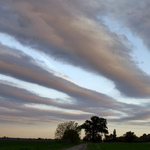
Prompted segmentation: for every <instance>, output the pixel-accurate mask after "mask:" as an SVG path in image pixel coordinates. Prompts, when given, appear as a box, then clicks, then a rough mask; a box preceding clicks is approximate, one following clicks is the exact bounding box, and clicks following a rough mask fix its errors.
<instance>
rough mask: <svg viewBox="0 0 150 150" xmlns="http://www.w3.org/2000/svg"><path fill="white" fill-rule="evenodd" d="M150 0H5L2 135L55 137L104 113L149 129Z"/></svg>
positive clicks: (0, 13)
mask: <svg viewBox="0 0 150 150" xmlns="http://www.w3.org/2000/svg"><path fill="white" fill-rule="evenodd" d="M149 8H150V1H149V0H0V130H1V131H0V137H2V136H9V137H29V138H38V137H41V138H54V132H55V129H56V127H57V125H58V124H59V123H62V122H65V121H70V120H75V121H76V122H78V123H79V124H82V123H83V122H84V121H85V120H87V119H90V117H91V116H95V115H96V116H99V117H103V118H105V119H107V122H108V125H107V126H108V130H109V133H110V134H111V133H112V132H113V130H114V129H116V131H117V135H118V136H120V135H123V134H124V133H125V132H127V131H132V132H135V134H136V135H137V136H140V135H142V134H143V133H149V130H150V127H149V126H150V9H149Z"/></svg>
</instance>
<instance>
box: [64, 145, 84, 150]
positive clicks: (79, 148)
mask: <svg viewBox="0 0 150 150" xmlns="http://www.w3.org/2000/svg"><path fill="white" fill-rule="evenodd" d="M86 149H87V144H80V145H77V146H74V147H71V148H68V149H65V150H86Z"/></svg>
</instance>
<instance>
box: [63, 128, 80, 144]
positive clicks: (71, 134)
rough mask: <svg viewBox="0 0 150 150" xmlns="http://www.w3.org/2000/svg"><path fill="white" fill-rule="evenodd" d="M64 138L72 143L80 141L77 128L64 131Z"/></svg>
mask: <svg viewBox="0 0 150 150" xmlns="http://www.w3.org/2000/svg"><path fill="white" fill-rule="evenodd" d="M62 139H63V140H65V141H66V140H67V142H71V143H79V141H80V137H79V134H78V132H77V131H76V130H67V131H65V132H64V135H63V138H62Z"/></svg>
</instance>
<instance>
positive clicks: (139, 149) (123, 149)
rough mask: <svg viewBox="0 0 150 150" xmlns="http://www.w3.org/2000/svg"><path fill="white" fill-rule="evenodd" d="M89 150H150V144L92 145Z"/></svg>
mask: <svg viewBox="0 0 150 150" xmlns="http://www.w3.org/2000/svg"><path fill="white" fill-rule="evenodd" d="M88 150H150V143H91V144H89V145H88Z"/></svg>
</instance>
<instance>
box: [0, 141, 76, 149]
mask: <svg viewBox="0 0 150 150" xmlns="http://www.w3.org/2000/svg"><path fill="white" fill-rule="evenodd" d="M72 146H75V144H72V143H65V142H52V141H49V140H34V141H33V140H0V150H60V149H63V148H69V147H72Z"/></svg>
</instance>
